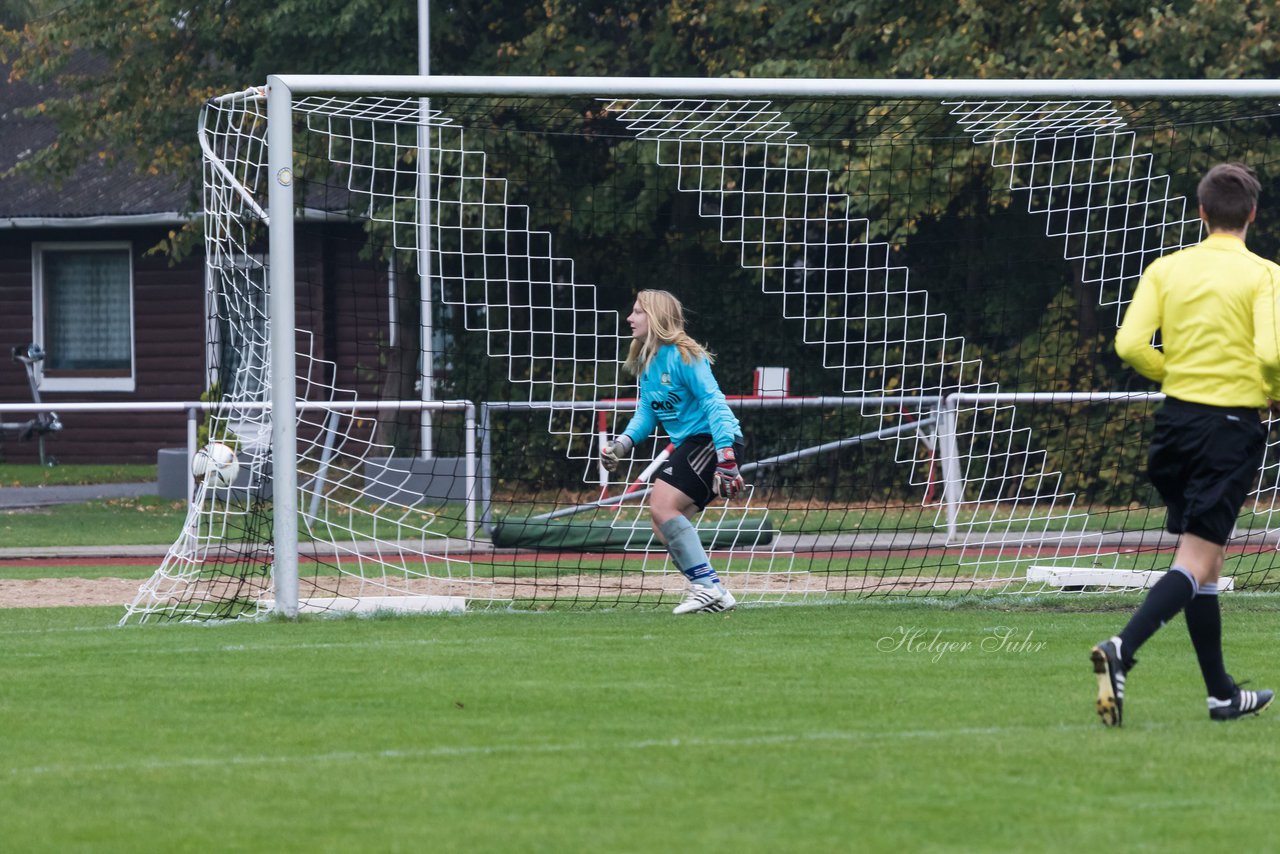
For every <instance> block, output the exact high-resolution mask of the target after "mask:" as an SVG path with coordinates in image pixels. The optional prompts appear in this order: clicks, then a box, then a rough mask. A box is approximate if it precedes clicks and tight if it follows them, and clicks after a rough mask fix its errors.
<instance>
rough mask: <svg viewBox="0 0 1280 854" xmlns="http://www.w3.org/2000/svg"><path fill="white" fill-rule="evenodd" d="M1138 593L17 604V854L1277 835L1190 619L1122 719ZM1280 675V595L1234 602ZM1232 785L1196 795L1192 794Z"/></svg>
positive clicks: (1243, 636)
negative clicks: (198, 615) (130, 621)
mask: <svg viewBox="0 0 1280 854" xmlns="http://www.w3.org/2000/svg"><path fill="white" fill-rule="evenodd" d="M1135 602H1136V599H1133V598H1131V597H1130V598H1124V597H1120V598H1114V597H1113V598H1106V599H1102V598H1098V597H1092V598H1089V599H1087V600H1081V599H1067V600H1063V599H1053V600H1051V602H1050V604H1049V605H1046V604H1044V600H1041V601H1040V602H1039V603H1035V602H1028V601H1024V600H1010V599H1009V598H1004V599H987V600H973V599H968V600H960V601H957V600H943V601H941V602H902V601H877V602H863V603H859V604H856V605H844V606H826V607H775V608H747V609H741V610H739V611H738V612H736V613H734V614H732V615H728V616H717V617H706V618H702V617H699V618H692V619H690V618H685V619H677V618H674V617H672V616H670V615H669V614H667V613H665V612H660V611H632V610H627V611H616V612H610V611H597V612H589V613H557V612H551V613H538V614H532V613H510V612H493V613H475V614H467V615H463V616H450V617H416V618H394V619H345V620H304V621H299V622H296V623H285V622H271V621H268V622H264V623H244V624H233V625H218V626H208V625H193V626H184V625H149V626H142V627H133V628H126V629H118V628H115V623H116V621H117V620H118V619H119V617H120V614H121V611H120V609H117V608H83V609H61V608H53V609H17V610H6V611H0V645H3V648H4V650H5V653H4V655H3V657H0V684H3V686H4V688H3V690H2V691H0V715H2V717H3V726H0V756H3V772H2V774H0V780H2V782H0V799H2V802H3V803H4V805H5V808H4V809H3V810H0V838H3V839H4V840H6V847H10V848H11V850H24V851H26V850H34V851H64V850H69V849H82V850H94V851H134V850H189V849H216V850H272V851H316V850H321V851H353V850H379V851H381V850H430V851H734V852H738V851H769V852H774V851H824V852H825V851H1010V852H1014V851H1016V852H1023V851H1080V850H1089V849H1093V850H1110V851H1116V850H1121V851H1126V850H1150V851H1192V850H1221V848H1222V847H1223V845H1224V844H1230V845H1231V846H1232V847H1233V848H1239V849H1242V850H1251V849H1252V850H1267V849H1269V848H1270V847H1272V846H1273V842H1272V834H1271V832H1270V830H1269V821H1268V820H1267V819H1266V816H1267V815H1269V814H1270V810H1271V801H1272V796H1271V795H1269V794H1267V793H1268V792H1273V791H1274V789H1273V788H1272V787H1273V786H1275V785H1276V780H1275V777H1276V776H1277V772H1276V770H1275V769H1276V768H1277V766H1278V763H1277V761H1276V760H1277V758H1278V757H1277V754H1278V753H1280V739H1277V738H1276V729H1275V727H1276V726H1277V725H1280V724H1278V723H1277V721H1276V720H1275V718H1274V716H1271V715H1270V714H1268V715H1264V716H1262V717H1261V718H1258V719H1251V720H1244V721H1239V722H1235V723H1231V724H1213V723H1211V722H1210V721H1209V720H1208V716H1207V713H1206V711H1205V706H1204V699H1203V693H1204V692H1203V686H1202V685H1201V683H1200V681H1199V675H1198V671H1197V670H1196V666H1195V661H1194V657H1193V655H1192V654H1191V650H1190V645H1189V642H1188V641H1187V638H1186V633H1185V629H1184V627H1183V626H1182V624H1181V620H1178V621H1177V622H1175V623H1173V624H1171V625H1170V626H1169V627H1168V628H1167V629H1166V630H1165V631H1163V632H1161V633H1160V634H1158V635H1157V636H1156V638H1155V639H1154V640H1153V641H1152V642H1151V643H1150V644H1149V645H1148V646H1147V647H1146V648H1144V649H1143V651H1142V655H1141V656H1140V658H1141V664H1140V666H1139V667H1138V668H1137V669H1136V670H1135V671H1134V675H1133V677H1132V678H1131V680H1130V699H1129V703H1128V706H1127V708H1126V718H1127V721H1128V723H1127V725H1126V726H1125V728H1124V729H1122V730H1119V731H1113V730H1106V729H1104V728H1103V727H1101V726H1100V725H1099V724H1098V723H1097V722H1096V718H1095V716H1094V714H1093V709H1092V698H1093V679H1092V675H1091V673H1090V672H1089V666H1088V663H1087V650H1088V648H1089V646H1090V644H1091V643H1093V642H1094V641H1096V640H1097V639H1099V638H1100V637H1103V636H1104V635H1106V634H1108V633H1110V632H1112V631H1113V630H1114V629H1116V628H1117V627H1118V626H1119V625H1120V624H1121V623H1122V622H1123V620H1124V619H1125V618H1126V616H1127V613H1128V611H1129V610H1130V609H1131V608H1132V607H1133V604H1134V603H1135ZM1224 607H1225V610H1226V617H1225V622H1226V647H1227V657H1228V664H1229V666H1230V667H1231V669H1232V671H1233V672H1234V673H1235V674H1236V675H1237V676H1240V677H1242V678H1244V677H1253V678H1255V679H1257V680H1258V681H1259V684H1261V685H1263V686H1266V685H1272V686H1274V685H1275V684H1277V682H1278V681H1280V666H1277V665H1276V664H1275V622H1276V618H1277V614H1278V613H1280V598H1277V597H1275V596H1267V595H1235V596H1227V597H1224ZM1206 779H1212V780H1213V781H1215V783H1214V784H1213V785H1211V786H1210V787H1208V788H1207V789H1206V788H1205V787H1201V786H1199V785H1197V783H1196V781H1203V780H1206Z"/></svg>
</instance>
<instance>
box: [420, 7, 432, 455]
mask: <svg viewBox="0 0 1280 854" xmlns="http://www.w3.org/2000/svg"><path fill="white" fill-rule="evenodd" d="M418 74H420V75H422V76H423V77H426V76H429V75H430V74H431V9H430V5H429V0H418ZM430 117H431V99H430V98H419V99H418V199H417V201H418V311H419V313H420V320H419V331H418V338H419V346H420V348H421V349H420V351H419V352H421V353H422V373H421V376H420V377H419V380H420V381H421V383H422V388H421V392H420V394H419V399H420V400H422V401H424V402H428V401H431V400H434V399H435V378H436V367H435V354H434V352H433V347H434V344H435V341H434V338H435V324H434V318H433V317H432V314H433V311H434V308H433V300H432V294H431V128H430V126H429V124H428V121H429V120H430ZM420 419H421V420H420V422H419V424H420V428H419V433H420V435H419V440H418V454H419V456H421V457H422V458H423V459H426V458H428V457H432V456H435V440H434V436H433V430H432V417H431V412H430V410H427V409H423V410H422V414H421V416H420Z"/></svg>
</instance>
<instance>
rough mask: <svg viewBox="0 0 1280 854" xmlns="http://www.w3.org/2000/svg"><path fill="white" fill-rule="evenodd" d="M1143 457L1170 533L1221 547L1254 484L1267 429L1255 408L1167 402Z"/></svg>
mask: <svg viewBox="0 0 1280 854" xmlns="http://www.w3.org/2000/svg"><path fill="white" fill-rule="evenodd" d="M1155 425H1156V429H1155V436H1154V437H1153V438H1152V440H1151V450H1150V452H1149V454H1148V456H1147V471H1148V473H1149V474H1150V475H1151V482H1152V483H1153V484H1154V485H1155V487H1156V489H1157V490H1159V492H1160V497H1161V498H1163V499H1164V503H1165V506H1166V507H1168V508H1169V516H1168V520H1167V522H1166V527H1167V528H1168V529H1169V533H1171V534H1183V533H1186V534H1195V535H1196V536H1197V537H1202V538H1204V539H1206V540H1208V541H1209V542H1211V543H1217V544H1218V545H1225V544H1226V542H1227V540H1228V538H1230V536H1231V531H1232V529H1233V528H1235V524H1236V517H1237V516H1239V515H1240V508H1241V507H1243V506H1244V500H1245V498H1247V497H1248V495H1249V492H1250V491H1251V490H1252V489H1253V488H1254V486H1255V485H1256V483H1257V479H1258V468H1259V466H1261V465H1262V454H1263V451H1264V450H1265V449H1266V444H1267V428H1266V426H1264V425H1263V423H1262V419H1261V418H1260V417H1259V415H1258V411H1257V410H1256V409H1249V408H1228V407H1222V406H1208V405H1206V404H1203V403H1189V402H1187V401H1185V400H1177V399H1176V398H1172V397H1170V398H1166V399H1165V402H1164V405H1163V406H1161V407H1160V409H1159V410H1158V411H1157V412H1156V417H1155Z"/></svg>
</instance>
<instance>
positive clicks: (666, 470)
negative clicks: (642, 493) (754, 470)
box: [657, 433, 743, 510]
mask: <svg viewBox="0 0 1280 854" xmlns="http://www.w3.org/2000/svg"><path fill="white" fill-rule="evenodd" d="M742 452H743V447H742V441H741V440H740V439H739V440H735V441H734V443H733V453H734V456H736V457H737V458H738V459H739V463H738V464H739V465H741V464H742V463H741V459H742ZM715 471H716V443H715V442H714V441H713V440H712V438H711V434H710V433H695V434H693V435H692V436H690V437H689V438H687V439H685V440H684V441H683V442H681V443H680V445H679V447H677V448H676V449H675V450H674V451H672V452H671V456H670V457H668V458H667V461H666V462H665V463H663V464H662V465H661V466H659V467H658V473H657V479H658V480H662V481H666V482H667V483H669V484H671V485H672V486H674V487H675V488H676V489H678V490H680V491H681V492H683V493H684V494H685V495H687V496H689V497H690V498H692V499H693V500H694V503H695V504H697V505H698V509H699V510H703V509H705V508H706V506H707V505H708V504H710V503H711V499H712V498H714V497H715V491H714V490H713V489H712V486H711V480H712V476H713V475H714V474H715Z"/></svg>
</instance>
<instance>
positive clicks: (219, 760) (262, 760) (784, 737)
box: [8, 722, 1099, 777]
mask: <svg viewBox="0 0 1280 854" xmlns="http://www.w3.org/2000/svg"><path fill="white" fill-rule="evenodd" d="M1097 729H1099V727H1098V724H1097V723H1096V722H1090V723H1089V724H1088V725H1085V724H1080V725H1078V726H1077V725H1072V726H1057V727H1044V726H1031V725H1028V726H1020V727H958V728H956V729H927V730H903V731H894V730H831V731H826V732H808V733H777V734H774V735H760V736H747V737H742V738H715V737H712V738H707V737H693V738H663V739H644V740H640V741H623V742H613V743H609V742H601V741H571V742H561V743H552V744H492V745H440V746H438V747H426V748H421V749H410V750H400V749H390V750H369V751H356V750H343V751H334V752H329V753H303V754H290V755H275V756H268V755H262V754H259V755H256V756H217V757H180V758H174V759H138V760H136V761H133V762H110V763H79V764H77V763H64V764H57V765H33V766H27V767H22V768H9V769H8V776H9V777H24V776H32V777H36V776H54V775H60V776H65V777H73V776H82V775H93V774H115V773H122V772H125V773H127V772H148V773H149V772H154V771H167V770H183V769H218V768H243V767H263V766H271V765H277V766H303V765H329V764H346V763H360V762H380V761H396V760H410V761H412V760H429V759H448V758H454V757H469V756H480V757H486V756H517V755H548V754H568V753H592V754H599V753H600V752H601V751H636V752H638V751H648V750H687V749H689V748H691V747H692V748H724V747H771V746H786V745H794V744H805V743H833V742H846V743H857V742H866V743H883V742H892V741H911V740H916V739H936V738H956V737H960V738H972V737H986V736H1007V735H1009V734H1011V733H1015V732H1028V733H1029V732H1035V733H1037V734H1039V735H1041V736H1043V735H1044V734H1046V733H1051V732H1060V733H1061V732H1072V731H1085V730H1097Z"/></svg>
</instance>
